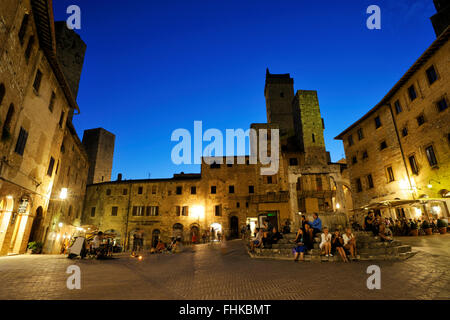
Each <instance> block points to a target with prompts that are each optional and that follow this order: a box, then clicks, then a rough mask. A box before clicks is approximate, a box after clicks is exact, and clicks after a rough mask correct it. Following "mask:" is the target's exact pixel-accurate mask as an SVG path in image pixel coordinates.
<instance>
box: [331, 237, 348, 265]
mask: <svg viewBox="0 0 450 320" xmlns="http://www.w3.org/2000/svg"><path fill="white" fill-rule="evenodd" d="M343 246H344V239H342V236H341V234H340V233H339V230H336V231H334V234H333V236H332V237H331V248H332V250H333V251H334V252H336V251H337V252H338V253H339V255H340V256H341V258H342V260H344V262H348V259H347V255H346V254H345V251H344V248H343Z"/></svg>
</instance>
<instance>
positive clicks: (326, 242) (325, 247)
mask: <svg viewBox="0 0 450 320" xmlns="http://www.w3.org/2000/svg"><path fill="white" fill-rule="evenodd" d="M320 237H321V241H320V244H319V248H320V250H321V251H322V254H325V256H326V257H329V256H331V257H332V256H333V254H332V253H331V234H330V233H329V232H328V228H327V227H325V228H323V233H322V234H321V235H320Z"/></svg>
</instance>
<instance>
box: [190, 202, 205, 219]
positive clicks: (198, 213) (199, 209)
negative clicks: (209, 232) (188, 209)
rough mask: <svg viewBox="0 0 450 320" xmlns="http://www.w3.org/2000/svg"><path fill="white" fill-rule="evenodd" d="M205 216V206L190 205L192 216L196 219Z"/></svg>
mask: <svg viewBox="0 0 450 320" xmlns="http://www.w3.org/2000/svg"><path fill="white" fill-rule="evenodd" d="M204 216H205V207H204V206H200V205H197V206H193V207H192V217H194V218H196V219H202V218H203V217H204Z"/></svg>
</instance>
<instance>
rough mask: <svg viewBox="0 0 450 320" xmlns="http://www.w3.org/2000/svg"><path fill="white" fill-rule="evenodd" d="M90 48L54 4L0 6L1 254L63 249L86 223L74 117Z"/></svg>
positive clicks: (6, 1) (39, 0)
mask: <svg viewBox="0 0 450 320" xmlns="http://www.w3.org/2000/svg"><path fill="white" fill-rule="evenodd" d="M85 50H86V45H85V44H84V42H83V41H82V40H81V39H80V37H79V36H78V35H77V34H76V33H75V32H74V31H72V30H69V29H67V28H65V23H64V22H57V23H56V24H55V23H54V21H53V11H52V2H51V1H49V0H20V1H19V0H2V1H1V2H0V255H6V254H10V253H23V252H25V251H26V249H27V244H28V242H30V241H40V242H46V244H45V252H59V250H60V248H61V243H62V242H64V241H67V239H68V237H69V236H70V234H71V233H72V231H73V230H74V228H75V225H78V224H79V223H80V218H81V212H82V204H83V201H84V196H85V190H86V182H87V177H88V170H89V158H88V153H87V152H86V150H85V147H84V146H83V144H82V143H81V141H80V139H79V138H78V135H77V133H76V131H75V128H74V126H73V124H72V117H73V115H74V114H75V115H76V114H78V113H79V107H78V105H77V102H76V97H77V93H78V83H79V79H80V75H81V69H82V65H83V61H84V52H85ZM94 149H95V146H94ZM105 176H106V174H105ZM109 176H110V174H109ZM62 190H66V191H67V197H66V198H65V199H61V198H60V194H61V191H62Z"/></svg>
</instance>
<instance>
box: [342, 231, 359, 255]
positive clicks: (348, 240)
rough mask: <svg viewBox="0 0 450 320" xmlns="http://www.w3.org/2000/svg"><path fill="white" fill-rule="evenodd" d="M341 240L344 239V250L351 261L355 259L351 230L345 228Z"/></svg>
mask: <svg viewBox="0 0 450 320" xmlns="http://www.w3.org/2000/svg"><path fill="white" fill-rule="evenodd" d="M342 238H343V239H344V249H345V250H347V251H349V252H350V257H351V258H352V259H356V255H357V253H356V238H355V236H354V235H353V233H352V229H350V228H346V229H345V233H344V234H343V235H342Z"/></svg>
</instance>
